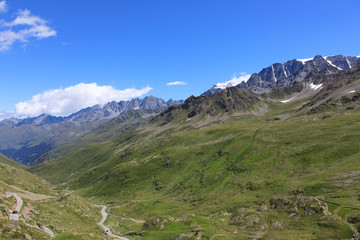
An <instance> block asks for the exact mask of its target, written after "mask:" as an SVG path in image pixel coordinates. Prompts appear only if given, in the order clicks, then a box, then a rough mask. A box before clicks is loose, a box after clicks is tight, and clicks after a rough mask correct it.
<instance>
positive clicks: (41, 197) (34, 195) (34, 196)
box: [0, 181, 53, 201]
mask: <svg viewBox="0 0 360 240" xmlns="http://www.w3.org/2000/svg"><path fill="white" fill-rule="evenodd" d="M0 182H1V183H2V184H5V185H7V186H9V187H10V188H12V189H14V190H16V191H17V194H18V195H19V196H20V197H22V198H25V199H29V200H34V201H39V200H44V199H49V198H53V196H48V195H44V194H37V193H33V192H29V191H26V190H23V189H21V188H18V187H16V186H13V185H9V184H7V183H4V182H3V181H0Z"/></svg>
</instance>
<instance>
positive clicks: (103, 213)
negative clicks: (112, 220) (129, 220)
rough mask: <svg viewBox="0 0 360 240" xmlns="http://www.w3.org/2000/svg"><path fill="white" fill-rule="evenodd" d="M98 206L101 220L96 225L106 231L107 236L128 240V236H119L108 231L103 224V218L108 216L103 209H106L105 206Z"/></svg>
mask: <svg viewBox="0 0 360 240" xmlns="http://www.w3.org/2000/svg"><path fill="white" fill-rule="evenodd" d="M100 207H101V212H100V213H101V215H102V218H101V221H100V222H99V223H98V225H99V226H100V227H102V229H104V231H105V232H106V234H107V235H109V236H110V237H112V238H116V239H120V240H129V239H128V238H125V237H120V236H118V235H115V234H113V233H112V232H111V231H110V229H109V228H108V227H106V226H105V225H104V222H105V220H106V218H107V216H108V213H107V212H106V211H105V210H106V206H104V205H101V206H100Z"/></svg>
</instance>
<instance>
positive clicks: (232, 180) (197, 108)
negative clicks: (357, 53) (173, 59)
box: [0, 55, 360, 240]
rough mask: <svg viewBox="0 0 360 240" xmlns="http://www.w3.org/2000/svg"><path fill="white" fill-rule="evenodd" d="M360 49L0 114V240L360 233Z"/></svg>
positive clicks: (356, 235)
mask: <svg viewBox="0 0 360 240" xmlns="http://www.w3.org/2000/svg"><path fill="white" fill-rule="evenodd" d="M359 136H360V57H349V56H342V55H337V56H327V57H322V56H320V55H318V56H315V57H314V58H310V59H295V60H290V61H287V62H285V63H275V64H273V65H271V66H269V67H266V68H264V69H262V70H261V71H260V72H259V73H254V74H252V75H251V76H250V78H249V79H247V80H246V81H241V82H234V81H232V82H227V83H217V84H215V85H214V86H213V87H212V88H210V89H209V90H208V91H206V92H205V93H203V94H202V95H200V96H190V97H189V98H187V99H186V100H185V101H182V100H178V101H175V100H171V99H170V100H169V101H167V102H165V101H164V100H162V99H159V98H156V97H152V96H151V97H145V98H143V99H132V100H130V101H122V102H110V103H108V104H105V105H101V106H100V105H96V106H93V107H89V108H86V109H83V110H80V111H79V112H76V113H73V114H71V115H69V116H67V117H57V116H51V115H46V114H42V115H40V116H38V117H31V118H26V119H15V118H13V119H5V120H2V121H1V122H0V152H1V153H2V154H3V155H0V197H1V199H0V211H1V212H0V239H58V240H60V239H132V240H135V239H145V240H148V239H149V240H151V239H154V240H162V239H164V240H165V239H166V240H169V239H173V240H175V239H176V240H180V239H198V240H199V239H210V240H220V239H360V161H359V160H360V137H359Z"/></svg>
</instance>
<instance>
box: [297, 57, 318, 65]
mask: <svg viewBox="0 0 360 240" xmlns="http://www.w3.org/2000/svg"><path fill="white" fill-rule="evenodd" d="M313 59H314V58H304V59H296V61H299V62H302V63H303V64H305V63H306V62H308V61H311V60H313Z"/></svg>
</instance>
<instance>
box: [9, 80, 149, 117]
mask: <svg viewBox="0 0 360 240" xmlns="http://www.w3.org/2000/svg"><path fill="white" fill-rule="evenodd" d="M151 89H152V88H151V87H149V86H148V87H145V88H142V89H136V88H127V89H124V90H118V89H115V88H113V87H112V86H98V85H97V84H96V83H90V84H86V83H79V84H77V85H75V86H71V87H67V88H64V89H63V88H60V89H53V90H49V91H45V92H43V93H40V94H37V95H35V96H33V97H32V98H31V100H27V101H24V102H19V103H17V104H16V105H15V115H16V116H18V117H20V116H26V115H39V114H42V113H47V114H53V115H62V116H64V115H68V114H71V113H74V112H77V111H79V110H80V109H83V108H86V107H90V106H94V105H97V104H105V103H108V102H111V101H121V100H129V99H131V98H134V97H140V96H142V95H144V94H146V93H148V92H149V91H150V90H151Z"/></svg>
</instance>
